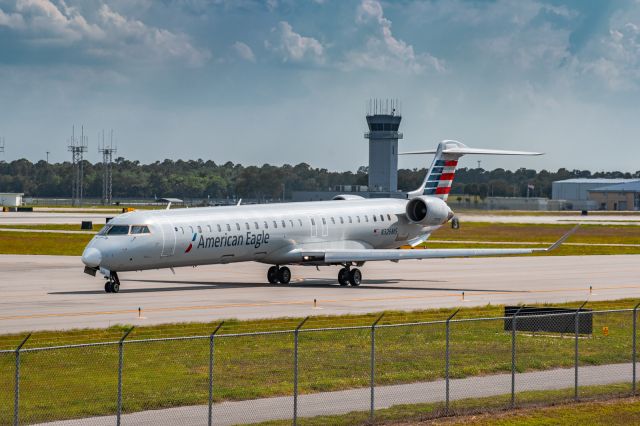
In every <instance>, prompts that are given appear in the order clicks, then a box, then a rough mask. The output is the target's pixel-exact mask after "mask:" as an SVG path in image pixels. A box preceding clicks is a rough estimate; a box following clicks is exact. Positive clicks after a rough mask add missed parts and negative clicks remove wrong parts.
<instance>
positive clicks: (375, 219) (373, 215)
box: [371, 214, 378, 222]
mask: <svg viewBox="0 0 640 426" xmlns="http://www.w3.org/2000/svg"><path fill="white" fill-rule="evenodd" d="M371 217H372V218H373V221H374V222H377V221H378V219H377V218H376V215H375V214H372V215H371Z"/></svg>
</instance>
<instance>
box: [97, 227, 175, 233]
mask: <svg viewBox="0 0 640 426" xmlns="http://www.w3.org/2000/svg"><path fill="white" fill-rule="evenodd" d="M173 229H175V231H176V232H178V227H177V226H176V227H175V228H173ZM100 232H102V231H100Z"/></svg>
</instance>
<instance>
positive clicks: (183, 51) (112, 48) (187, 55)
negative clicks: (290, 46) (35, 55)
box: [0, 0, 211, 66]
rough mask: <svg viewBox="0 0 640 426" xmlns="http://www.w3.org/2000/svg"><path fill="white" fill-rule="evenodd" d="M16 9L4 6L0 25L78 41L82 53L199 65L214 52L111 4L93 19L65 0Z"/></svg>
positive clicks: (36, 1)
mask: <svg viewBox="0 0 640 426" xmlns="http://www.w3.org/2000/svg"><path fill="white" fill-rule="evenodd" d="M15 12H16V13H12V14H6V13H4V12H3V11H2V10H0V25H4V26H8V27H10V28H12V29H14V30H16V31H20V32H21V33H22V34H23V35H24V36H25V40H27V41H29V42H31V43H35V44H45V45H51V44H55V45H62V46H73V47H74V48H76V47H77V48H78V52H79V53H85V54H88V55H91V56H101V57H120V58H124V59H127V60H135V61H157V60H160V61H164V60H176V61H182V62H185V63H186V64H187V65H191V66H199V65H202V64H203V63H204V62H206V61H207V60H208V59H209V58H210V56H211V54H210V52H209V51H208V50H206V49H198V48H196V47H194V46H193V45H192V44H191V42H190V41H189V38H188V37H187V36H186V35H184V34H181V33H174V32H171V31H169V30H166V29H163V28H156V27H153V26H150V25H147V24H145V23H144V22H142V21H140V20H137V19H132V18H128V17H126V16H124V15H122V14H120V13H118V12H116V11H114V10H113V9H111V8H110V7H109V6H107V5H106V4H103V5H102V6H101V7H100V8H99V9H98V11H97V14H95V15H93V16H92V17H93V22H90V21H89V20H88V19H87V18H86V17H85V16H83V15H82V14H81V13H80V11H79V10H78V8H76V7H72V6H68V5H67V3H66V2H65V1H64V0H59V1H58V2H56V3H54V2H53V1H51V0H18V1H17V3H16V7H15Z"/></svg>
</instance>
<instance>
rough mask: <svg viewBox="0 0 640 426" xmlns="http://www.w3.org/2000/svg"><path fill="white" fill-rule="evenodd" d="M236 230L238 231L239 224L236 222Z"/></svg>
mask: <svg viewBox="0 0 640 426" xmlns="http://www.w3.org/2000/svg"><path fill="white" fill-rule="evenodd" d="M236 230H238V231H239V230H240V224H239V223H237V222H236Z"/></svg>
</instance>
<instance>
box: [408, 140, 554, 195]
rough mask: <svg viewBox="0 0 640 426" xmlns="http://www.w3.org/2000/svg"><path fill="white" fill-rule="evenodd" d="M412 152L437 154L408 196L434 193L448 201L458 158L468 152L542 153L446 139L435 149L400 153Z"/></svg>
mask: <svg viewBox="0 0 640 426" xmlns="http://www.w3.org/2000/svg"><path fill="white" fill-rule="evenodd" d="M410 154H435V157H434V158H433V162H432V163H431V166H430V167H429V170H428V171H427V175H426V176H425V178H424V181H423V182H422V185H420V187H419V188H418V189H416V190H415V191H411V192H409V193H408V198H414V197H417V196H419V195H432V196H434V197H438V198H441V199H443V200H444V201H447V198H448V197H449V191H451V185H452V184H453V178H454V176H455V173H456V167H457V166H458V159H459V158H460V157H462V156H463V155H466V154H489V155H542V153H541V152H525V151H504V150H500V149H477V148H469V147H467V146H466V145H465V144H463V143H461V142H458V141H452V140H445V141H442V142H440V143H439V144H438V147H437V148H436V149H435V150H428V151H413V152H403V153H400V155H410Z"/></svg>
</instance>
